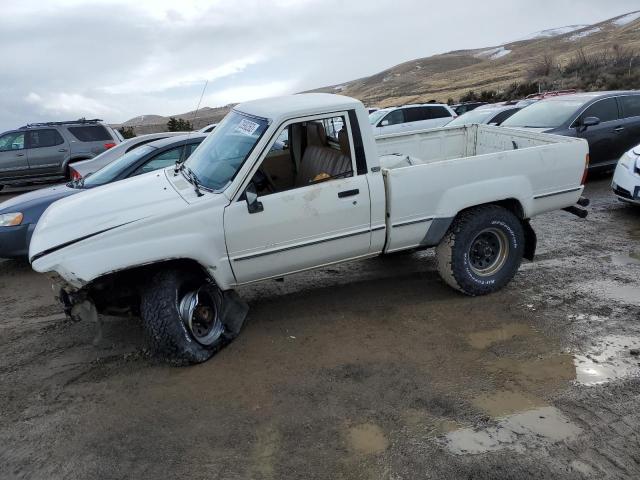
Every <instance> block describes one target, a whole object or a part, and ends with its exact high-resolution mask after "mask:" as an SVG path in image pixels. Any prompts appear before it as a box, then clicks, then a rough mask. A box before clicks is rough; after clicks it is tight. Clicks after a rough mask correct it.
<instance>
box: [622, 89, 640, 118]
mask: <svg viewBox="0 0 640 480" xmlns="http://www.w3.org/2000/svg"><path fill="white" fill-rule="evenodd" d="M620 101H621V102H622V112H623V113H624V117H625V118H629V117H640V95H629V96H626V97H620Z"/></svg>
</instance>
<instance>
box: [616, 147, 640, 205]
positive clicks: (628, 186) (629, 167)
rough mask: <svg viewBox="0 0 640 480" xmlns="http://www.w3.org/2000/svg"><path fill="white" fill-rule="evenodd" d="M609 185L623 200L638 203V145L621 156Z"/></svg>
mask: <svg viewBox="0 0 640 480" xmlns="http://www.w3.org/2000/svg"><path fill="white" fill-rule="evenodd" d="M611 186H612V188H613V193H615V194H616V196H617V197H618V198H619V199H620V200H622V201H623V202H628V203H634V204H636V205H640V145H638V146H637V147H635V148H632V149H631V150H629V151H628V152H627V153H625V154H624V155H623V156H622V158H621V159H620V161H619V162H618V166H617V167H616V172H615V173H614V174H613V183H612V185H611Z"/></svg>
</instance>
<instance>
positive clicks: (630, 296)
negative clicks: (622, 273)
mask: <svg viewBox="0 0 640 480" xmlns="http://www.w3.org/2000/svg"><path fill="white" fill-rule="evenodd" d="M577 289H578V290H579V291H581V292H583V293H585V294H588V295H589V296H599V297H601V298H608V299H610V300H613V301H616V302H623V303H627V304H630V305H639V306H640V282H638V283H633V284H625V283H617V282H612V281H608V280H601V281H599V282H589V283H588V284H586V285H579V286H577Z"/></svg>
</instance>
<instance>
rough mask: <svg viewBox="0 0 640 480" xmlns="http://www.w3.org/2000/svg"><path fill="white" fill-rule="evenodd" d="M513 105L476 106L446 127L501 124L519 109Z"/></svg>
mask: <svg viewBox="0 0 640 480" xmlns="http://www.w3.org/2000/svg"><path fill="white" fill-rule="evenodd" d="M519 110H520V109H519V108H518V107H515V106H510V107H494V108H487V107H481V108H476V109H475V110H472V111H470V112H467V113H465V114H464V115H460V116H459V117H458V118H456V119H454V120H451V121H450V122H449V123H447V127H461V126H463V125H476V124H485V125H502V122H504V121H505V120H506V119H507V118H509V117H510V116H511V115H513V114H514V113H516V112H517V111H519Z"/></svg>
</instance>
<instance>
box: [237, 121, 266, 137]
mask: <svg viewBox="0 0 640 480" xmlns="http://www.w3.org/2000/svg"><path fill="white" fill-rule="evenodd" d="M259 127H260V124H259V123H256V122H252V121H251V120H247V119H246V118H245V119H243V120H242V121H241V122H240V124H239V125H238V126H237V127H236V131H238V132H240V133H244V134H245V135H253V134H254V132H255V131H256V130H257V129H258V128H259Z"/></svg>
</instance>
